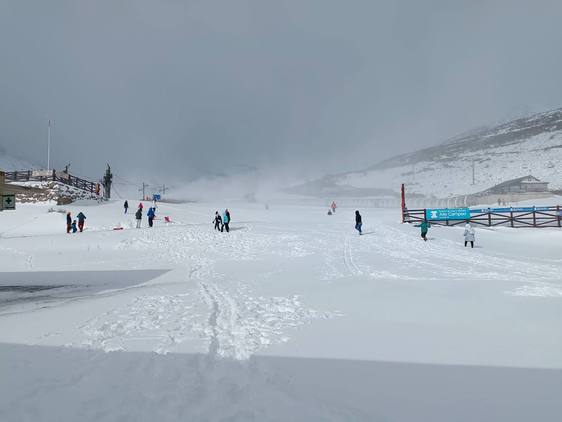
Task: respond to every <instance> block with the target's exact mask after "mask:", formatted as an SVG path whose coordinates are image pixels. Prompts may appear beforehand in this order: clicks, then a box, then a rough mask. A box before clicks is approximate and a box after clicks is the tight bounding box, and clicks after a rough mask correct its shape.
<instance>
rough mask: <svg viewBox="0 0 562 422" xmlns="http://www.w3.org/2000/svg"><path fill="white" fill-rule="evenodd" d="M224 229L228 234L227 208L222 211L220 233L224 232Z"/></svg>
mask: <svg viewBox="0 0 562 422" xmlns="http://www.w3.org/2000/svg"><path fill="white" fill-rule="evenodd" d="M224 229H226V232H227V233H228V232H230V211H228V208H227V209H226V210H224V214H223V216H222V226H221V232H222V231H224Z"/></svg>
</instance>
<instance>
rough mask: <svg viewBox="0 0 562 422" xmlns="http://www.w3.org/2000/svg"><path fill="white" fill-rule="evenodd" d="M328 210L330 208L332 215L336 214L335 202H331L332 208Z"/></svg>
mask: <svg viewBox="0 0 562 422" xmlns="http://www.w3.org/2000/svg"><path fill="white" fill-rule="evenodd" d="M330 208H332V214H335V213H336V208H337V207H336V202H335V201H332V206H331V207H330Z"/></svg>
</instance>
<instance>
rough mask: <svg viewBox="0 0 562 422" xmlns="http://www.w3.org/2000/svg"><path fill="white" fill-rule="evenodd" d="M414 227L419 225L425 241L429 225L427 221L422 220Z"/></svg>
mask: <svg viewBox="0 0 562 422" xmlns="http://www.w3.org/2000/svg"><path fill="white" fill-rule="evenodd" d="M416 227H419V228H420V229H421V237H422V239H423V240H424V241H427V231H428V230H429V228H430V227H431V224H429V221H427V220H423V221H422V222H421V223H420V224H418V225H416Z"/></svg>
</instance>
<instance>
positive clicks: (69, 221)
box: [66, 211, 72, 233]
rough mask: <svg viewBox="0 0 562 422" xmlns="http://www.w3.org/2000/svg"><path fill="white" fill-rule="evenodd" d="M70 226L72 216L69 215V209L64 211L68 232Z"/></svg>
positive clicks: (68, 231)
mask: <svg viewBox="0 0 562 422" xmlns="http://www.w3.org/2000/svg"><path fill="white" fill-rule="evenodd" d="M71 228H72V217H71V216H70V211H69V212H67V213H66V232H67V233H70V229H71Z"/></svg>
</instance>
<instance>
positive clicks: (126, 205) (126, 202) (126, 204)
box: [123, 199, 129, 214]
mask: <svg viewBox="0 0 562 422" xmlns="http://www.w3.org/2000/svg"><path fill="white" fill-rule="evenodd" d="M123 208H125V214H127V211H128V210H129V201H127V200H126V199H125V203H124V204H123Z"/></svg>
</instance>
